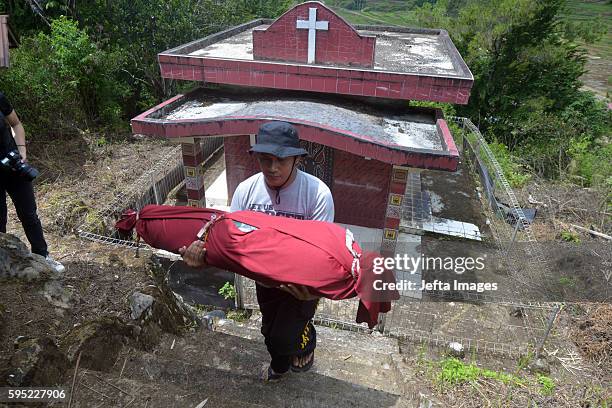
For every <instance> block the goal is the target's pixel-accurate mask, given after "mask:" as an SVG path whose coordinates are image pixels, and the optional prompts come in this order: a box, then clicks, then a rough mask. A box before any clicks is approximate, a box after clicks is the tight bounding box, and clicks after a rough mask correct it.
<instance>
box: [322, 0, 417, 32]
mask: <svg viewBox="0 0 612 408" xmlns="http://www.w3.org/2000/svg"><path fill="white" fill-rule="evenodd" d="M349 3H351V2H350V1H349V2H347V1H342V0H331V1H330V0H328V1H325V4H326V5H327V6H329V7H331V8H332V9H333V10H334V11H335V12H336V13H338V14H339V15H340V16H342V17H343V18H344V19H345V20H347V21H348V22H349V23H351V24H366V25H397V26H404V27H415V26H416V25H417V22H416V19H415V17H414V14H413V13H412V10H411V9H412V4H411V2H410V1H392V0H388V1H382V0H369V1H368V2H367V5H366V7H365V8H364V9H362V10H360V11H358V10H350V9H348V8H347V7H346V6H347V4H349Z"/></svg>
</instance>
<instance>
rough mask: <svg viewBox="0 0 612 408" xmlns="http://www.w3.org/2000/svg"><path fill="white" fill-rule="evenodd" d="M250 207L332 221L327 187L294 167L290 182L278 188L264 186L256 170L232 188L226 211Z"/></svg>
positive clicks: (263, 210) (290, 215) (331, 203)
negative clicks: (234, 189) (277, 189)
mask: <svg viewBox="0 0 612 408" xmlns="http://www.w3.org/2000/svg"><path fill="white" fill-rule="evenodd" d="M241 210H253V211H259V212H263V213H266V214H270V215H277V216H282V217H289V218H297V219H300V220H317V221H329V222H333V221H334V200H333V199H332V195H331V191H330V190H329V187H327V185H326V184H325V183H324V182H322V181H321V180H319V179H318V178H316V177H315V176H313V175H310V174H308V173H305V172H303V171H301V170H299V169H298V170H297V175H296V177H295V180H293V182H292V183H291V184H290V185H288V186H286V187H283V188H282V189H281V190H280V202H279V203H278V204H277V203H276V190H275V189H272V188H270V187H268V185H267V184H266V182H265V178H264V175H263V173H257V174H255V175H253V176H251V177H249V178H248V179H246V180H245V181H243V182H242V183H240V184H239V185H238V187H236V191H235V192H234V196H233V197H232V205H231V208H230V211H232V212H233V211H241Z"/></svg>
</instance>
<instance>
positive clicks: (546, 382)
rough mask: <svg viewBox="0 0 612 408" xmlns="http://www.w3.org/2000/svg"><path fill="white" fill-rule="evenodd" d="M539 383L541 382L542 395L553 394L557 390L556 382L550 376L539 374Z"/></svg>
mask: <svg viewBox="0 0 612 408" xmlns="http://www.w3.org/2000/svg"><path fill="white" fill-rule="evenodd" d="M538 383H539V384H540V392H541V393H542V395H552V393H553V391H554V390H555V382H554V381H553V380H552V379H551V378H550V377H547V376H545V375H542V374H538Z"/></svg>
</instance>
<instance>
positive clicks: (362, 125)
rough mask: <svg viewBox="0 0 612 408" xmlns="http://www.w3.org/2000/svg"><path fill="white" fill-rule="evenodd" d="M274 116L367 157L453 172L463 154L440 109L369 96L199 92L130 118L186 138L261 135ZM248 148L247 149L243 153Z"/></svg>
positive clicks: (140, 126) (141, 128) (310, 136)
mask: <svg viewBox="0 0 612 408" xmlns="http://www.w3.org/2000/svg"><path fill="white" fill-rule="evenodd" d="M270 120H283V121H287V122H290V123H292V124H293V125H294V126H295V127H296V128H297V130H298V132H299V135H300V138H301V139H303V140H306V141H310V142H315V143H319V144H322V145H325V146H330V147H332V148H335V149H340V150H342V151H346V152H349V153H352V154H355V155H358V156H361V157H368V158H371V159H374V160H379V161H382V162H385V163H389V164H393V165H401V166H410V167H415V168H426V169H436V170H446V171H455V170H456V169H457V164H458V160H459V153H458V151H457V148H456V146H455V143H454V141H453V138H452V136H451V133H450V130H449V128H448V126H447V123H446V121H445V120H444V118H443V115H442V112H441V111H440V110H438V109H431V108H411V109H406V108H405V105H404V104H402V106H399V105H398V104H395V105H393V104H392V103H391V102H389V103H388V104H386V106H383V107H381V106H380V101H376V104H374V103H372V101H371V100H370V101H368V100H366V99H364V98H350V97H342V98H341V97H332V98H330V97H329V96H324V95H318V94H316V93H312V94H310V95H308V96H305V95H304V93H303V92H301V93H297V92H288V91H270V90H251V92H250V93H248V94H245V92H244V90H242V89H241V90H240V92H237V91H228V90H213V89H198V90H196V91H193V92H191V93H189V94H186V95H178V96H175V97H174V98H171V99H169V100H167V101H165V102H163V103H161V104H160V105H158V106H156V107H154V108H152V109H150V110H148V111H146V112H144V113H142V114H141V115H139V116H137V117H135V118H134V119H132V122H131V124H132V131H133V132H134V133H137V134H144V135H149V136H157V137H164V138H168V139H174V140H176V141H180V140H181V139H182V138H192V137H216V136H224V137H225V136H235V135H249V134H256V133H257V130H258V129H259V127H260V126H261V125H262V124H263V123H264V122H267V121H270ZM245 153H246V152H245Z"/></svg>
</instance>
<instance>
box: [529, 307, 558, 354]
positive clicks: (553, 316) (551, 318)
mask: <svg viewBox="0 0 612 408" xmlns="http://www.w3.org/2000/svg"><path fill="white" fill-rule="evenodd" d="M559 311H561V305H557V306H555V308H554V309H553V311H552V312H551V314H550V316H549V317H548V323H547V324H546V331H545V332H544V336H542V338H541V339H540V341H539V343H538V346H537V347H536V354H535V359H538V358H539V357H540V354H541V353H542V349H543V348H544V343H546V340H547V339H548V336H549V335H550V331H551V330H552V327H553V325H554V324H555V320H556V319H557V315H558V314H559Z"/></svg>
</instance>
